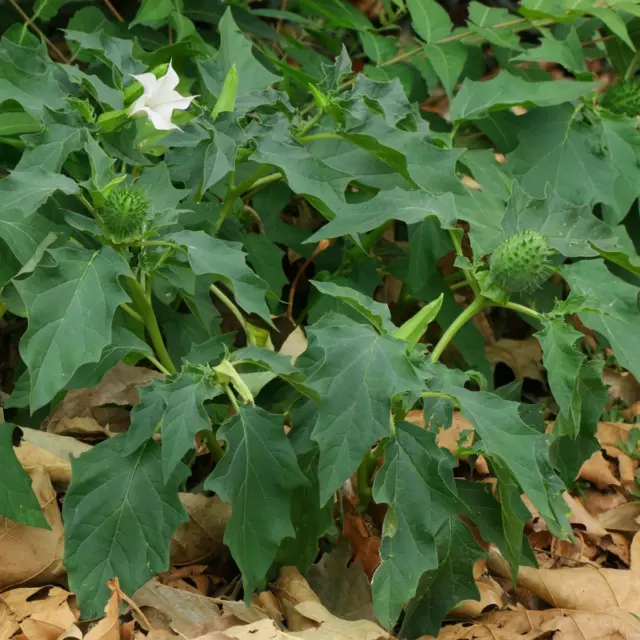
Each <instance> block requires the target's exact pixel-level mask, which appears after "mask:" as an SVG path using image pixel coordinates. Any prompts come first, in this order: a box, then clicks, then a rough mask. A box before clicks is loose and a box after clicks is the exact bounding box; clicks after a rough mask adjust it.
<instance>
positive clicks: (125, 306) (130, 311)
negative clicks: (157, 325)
mask: <svg viewBox="0 0 640 640" xmlns="http://www.w3.org/2000/svg"><path fill="white" fill-rule="evenodd" d="M120 308H121V309H122V310H123V311H124V312H125V313H128V314H129V315H130V316H131V317H132V318H133V319H134V320H137V321H138V322H140V323H141V324H144V318H143V317H142V316H141V315H140V314H139V313H138V312H137V311H134V310H133V309H132V308H131V307H130V306H129V305H128V304H127V303H126V302H123V303H121V304H120Z"/></svg>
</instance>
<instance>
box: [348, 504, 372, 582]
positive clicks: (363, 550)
mask: <svg viewBox="0 0 640 640" xmlns="http://www.w3.org/2000/svg"><path fill="white" fill-rule="evenodd" d="M343 505H344V519H343V521H342V535H343V537H344V538H345V539H346V540H348V541H349V543H350V544H351V555H352V556H353V559H354V560H356V561H358V562H360V564H361V565H362V568H363V569H364V572H365V573H366V574H367V576H368V577H369V578H371V577H372V576H373V574H374V573H375V570H376V569H377V568H378V565H379V564H380V562H381V559H380V544H381V543H380V538H379V537H378V536H376V535H374V534H373V532H372V531H371V526H370V525H369V524H368V523H367V521H366V520H365V519H364V518H363V517H362V515H360V512H359V511H358V508H357V507H356V506H355V505H354V503H353V502H351V500H348V499H345V500H343Z"/></svg>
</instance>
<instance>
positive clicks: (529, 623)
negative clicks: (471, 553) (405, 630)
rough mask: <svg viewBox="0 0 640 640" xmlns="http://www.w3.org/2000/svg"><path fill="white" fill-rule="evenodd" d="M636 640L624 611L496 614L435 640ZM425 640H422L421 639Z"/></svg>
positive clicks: (639, 626) (638, 628)
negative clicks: (550, 639) (546, 639)
mask: <svg viewBox="0 0 640 640" xmlns="http://www.w3.org/2000/svg"><path fill="white" fill-rule="evenodd" d="M517 638H521V639H522V640H538V639H539V638H540V639H541V638H553V640H623V639H624V640H639V639H640V622H639V621H638V620H637V619H636V618H635V617H634V616H633V615H631V614H630V613H627V612H624V611H616V610H610V611H606V612H605V611H597V612H591V611H567V610H566V609H547V610H546V611H500V612H495V613H489V614H487V615H485V616H483V617H482V618H479V619H478V620H475V621H474V622H473V624H469V623H466V624H457V625H453V626H448V627H444V629H443V630H442V631H441V632H440V634H439V635H438V640H515V639H517ZM423 640H426V639H423Z"/></svg>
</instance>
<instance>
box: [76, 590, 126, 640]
mask: <svg viewBox="0 0 640 640" xmlns="http://www.w3.org/2000/svg"><path fill="white" fill-rule="evenodd" d="M109 589H110V590H111V597H110V598H109V601H108V602H107V605H106V606H105V608H104V618H102V620H100V621H99V622H98V624H96V625H95V627H92V628H91V630H90V631H89V633H87V635H86V636H85V640H120V605H121V604H122V600H121V599H120V586H119V583H118V578H114V579H113V580H110V581H109Z"/></svg>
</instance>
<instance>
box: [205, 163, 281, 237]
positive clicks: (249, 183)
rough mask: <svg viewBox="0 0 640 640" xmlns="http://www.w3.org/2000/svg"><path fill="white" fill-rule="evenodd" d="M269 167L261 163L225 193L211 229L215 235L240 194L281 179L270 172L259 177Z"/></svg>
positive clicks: (276, 174) (277, 173) (278, 174)
mask: <svg viewBox="0 0 640 640" xmlns="http://www.w3.org/2000/svg"><path fill="white" fill-rule="evenodd" d="M268 169H269V167H268V165H266V164H263V165H261V166H260V167H259V168H258V170H257V171H255V172H254V173H253V174H252V175H251V176H249V177H248V178H247V179H246V180H243V181H242V182H241V183H240V184H239V185H237V186H236V187H233V188H232V189H229V191H228V192H227V195H226V197H225V199H224V202H223V203H222V210H221V211H220V217H219V218H218V220H217V222H216V225H215V227H214V230H213V235H217V234H218V232H219V231H220V229H221V228H222V225H223V224H224V221H225V219H226V217H227V216H228V215H229V212H230V211H231V209H232V208H233V204H234V202H235V201H236V200H237V199H238V198H240V197H241V196H242V195H244V194H245V193H247V192H248V191H252V190H255V189H258V188H259V187H262V186H264V185H265V184H269V183H270V182H275V181H276V180H281V179H282V178H283V177H284V176H283V175H282V174H281V173H279V172H276V173H272V174H270V175H268V176H264V177H261V176H262V174H263V173H264V172H265V171H268Z"/></svg>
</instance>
